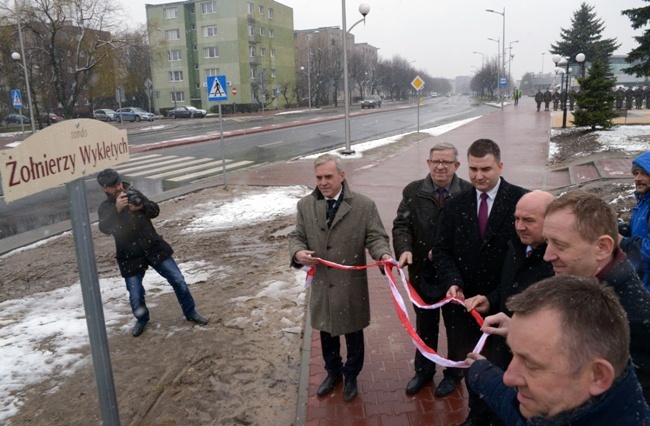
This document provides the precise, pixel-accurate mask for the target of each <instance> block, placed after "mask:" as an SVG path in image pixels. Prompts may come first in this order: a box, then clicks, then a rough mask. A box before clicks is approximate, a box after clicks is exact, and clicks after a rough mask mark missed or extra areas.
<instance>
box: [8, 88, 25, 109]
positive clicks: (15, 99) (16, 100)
mask: <svg viewBox="0 0 650 426" xmlns="http://www.w3.org/2000/svg"><path fill="white" fill-rule="evenodd" d="M11 102H12V103H13V104H14V108H22V107H23V100H22V99H21V97H20V90H17V89H14V90H12V91H11Z"/></svg>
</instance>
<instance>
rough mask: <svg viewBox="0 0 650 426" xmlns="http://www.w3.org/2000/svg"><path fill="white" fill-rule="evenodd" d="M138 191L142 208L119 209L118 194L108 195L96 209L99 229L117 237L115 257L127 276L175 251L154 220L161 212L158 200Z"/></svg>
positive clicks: (140, 270)
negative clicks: (117, 206)
mask: <svg viewBox="0 0 650 426" xmlns="http://www.w3.org/2000/svg"><path fill="white" fill-rule="evenodd" d="M137 192H138V194H140V195H141V196H142V198H143V201H144V204H143V205H144V208H143V209H142V210H137V211H131V210H130V209H129V208H128V207H125V208H124V209H122V211H121V212H120V213H118V212H117V209H116V207H115V201H116V200H115V198H112V197H111V196H108V195H107V199H106V200H104V201H103V202H102V204H101V205H100V206H99V210H98V212H97V213H98V214H99V230H100V231H101V232H103V233H104V234H107V235H112V236H113V237H114V238H115V251H116V254H115V258H116V259H117V264H118V266H119V267H120V273H121V274H122V276H123V277H124V278H127V277H132V276H134V275H138V274H143V273H144V272H145V271H146V270H147V267H148V266H149V265H152V266H153V265H157V264H159V263H161V262H163V261H165V260H166V259H167V258H169V257H170V256H171V255H172V254H173V253H174V251H173V250H172V248H171V246H170V245H169V244H167V242H166V241H165V240H164V239H163V238H162V237H161V236H160V235H158V233H157V232H156V228H154V226H153V223H151V219H153V218H155V217H157V216H158V214H159V213H160V208H159V207H158V204H156V203H155V202H153V201H151V200H149V199H148V198H147V197H145V196H144V195H142V193H140V192H139V191H137Z"/></svg>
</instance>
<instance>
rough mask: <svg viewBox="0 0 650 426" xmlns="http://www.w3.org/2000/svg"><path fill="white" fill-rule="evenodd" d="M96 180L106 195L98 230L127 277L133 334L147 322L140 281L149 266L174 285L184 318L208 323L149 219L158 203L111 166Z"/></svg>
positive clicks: (166, 246) (137, 332) (136, 334)
mask: <svg viewBox="0 0 650 426" xmlns="http://www.w3.org/2000/svg"><path fill="white" fill-rule="evenodd" d="M97 182H98V183H99V185H100V186H101V187H102V190H103V191H104V192H105V193H106V197H107V199H106V200H105V201H104V202H102V204H101V205H100V206H99V210H98V214H99V230H100V231H101V232H103V233H104V234H106V235H112V236H113V237H114V238H115V249H116V255H115V257H116V259H117V264H118V266H119V267H120V273H121V274H122V277H124V280H125V281H126V289H127V290H128V291H129V302H130V304H131V310H132V311H133V315H134V316H135V318H136V320H137V322H136V324H135V326H134V327H133V330H132V334H133V336H134V337H137V336H139V335H140V334H142V332H143V331H144V328H145V326H146V325H147V322H149V310H148V309H147V305H146V303H145V300H144V295H145V290H144V287H143V285H142V279H143V278H144V274H145V271H146V270H147V268H148V267H149V266H151V267H152V268H153V269H155V270H156V272H158V273H159V274H160V275H161V276H162V277H163V278H165V279H166V280H167V281H168V282H169V284H170V285H171V286H172V287H173V288H174V292H175V293H176V298H177V299H178V303H179V304H180V305H181V309H182V310H183V315H185V318H187V320H188V321H193V322H195V323H197V324H199V325H205V324H207V323H208V320H207V319H205V318H203V317H202V316H201V315H199V314H198V313H197V312H196V310H194V299H192V294H191V293H190V289H189V288H188V287H187V284H186V283H185V278H184V277H183V274H182V273H181V271H180V269H178V265H176V261H174V259H173V258H172V254H173V252H174V251H173V250H172V248H171V246H170V245H169V244H168V243H167V242H166V241H165V240H164V239H163V238H162V237H161V236H160V235H158V233H157V232H156V229H155V228H154V226H153V224H152V223H151V219H153V218H155V217H157V216H158V214H159V213H160V207H158V204H156V203H155V202H153V201H151V200H149V199H148V198H147V197H145V196H144V195H143V194H142V193H141V192H140V191H138V190H136V189H133V188H129V187H130V185H129V184H128V183H127V182H122V178H121V177H120V175H119V174H118V173H117V171H115V170H113V169H106V170H103V171H101V172H99V174H98V175H97Z"/></svg>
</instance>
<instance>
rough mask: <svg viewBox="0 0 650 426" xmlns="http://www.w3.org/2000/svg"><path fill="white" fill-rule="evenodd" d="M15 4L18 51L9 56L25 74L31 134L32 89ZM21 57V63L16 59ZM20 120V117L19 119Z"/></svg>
mask: <svg viewBox="0 0 650 426" xmlns="http://www.w3.org/2000/svg"><path fill="white" fill-rule="evenodd" d="M15 4H16V23H17V24H18V42H19V43H20V53H18V52H13V53H12V54H11V58H12V59H13V60H14V61H16V63H18V64H19V65H20V66H22V67H23V73H24V75H25V89H27V102H28V103H29V105H27V107H28V108H29V121H30V123H31V125H32V135H34V134H36V125H35V123H34V112H33V111H32V90H31V88H30V87H29V75H27V62H26V61H25V43H24V42H23V30H22V29H21V27H20V15H19V13H18V0H16V1H15ZM21 58H22V60H23V61H22V64H21V63H20V62H18V61H20V59H21ZM20 121H22V118H21V119H20Z"/></svg>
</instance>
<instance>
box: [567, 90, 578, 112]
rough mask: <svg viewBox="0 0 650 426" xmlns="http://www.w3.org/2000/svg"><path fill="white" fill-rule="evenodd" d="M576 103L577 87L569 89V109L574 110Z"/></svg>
mask: <svg viewBox="0 0 650 426" xmlns="http://www.w3.org/2000/svg"><path fill="white" fill-rule="evenodd" d="M575 103H576V91H575V89H571V90H570V91H569V109H570V110H571V111H573V107H574V105H575Z"/></svg>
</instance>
